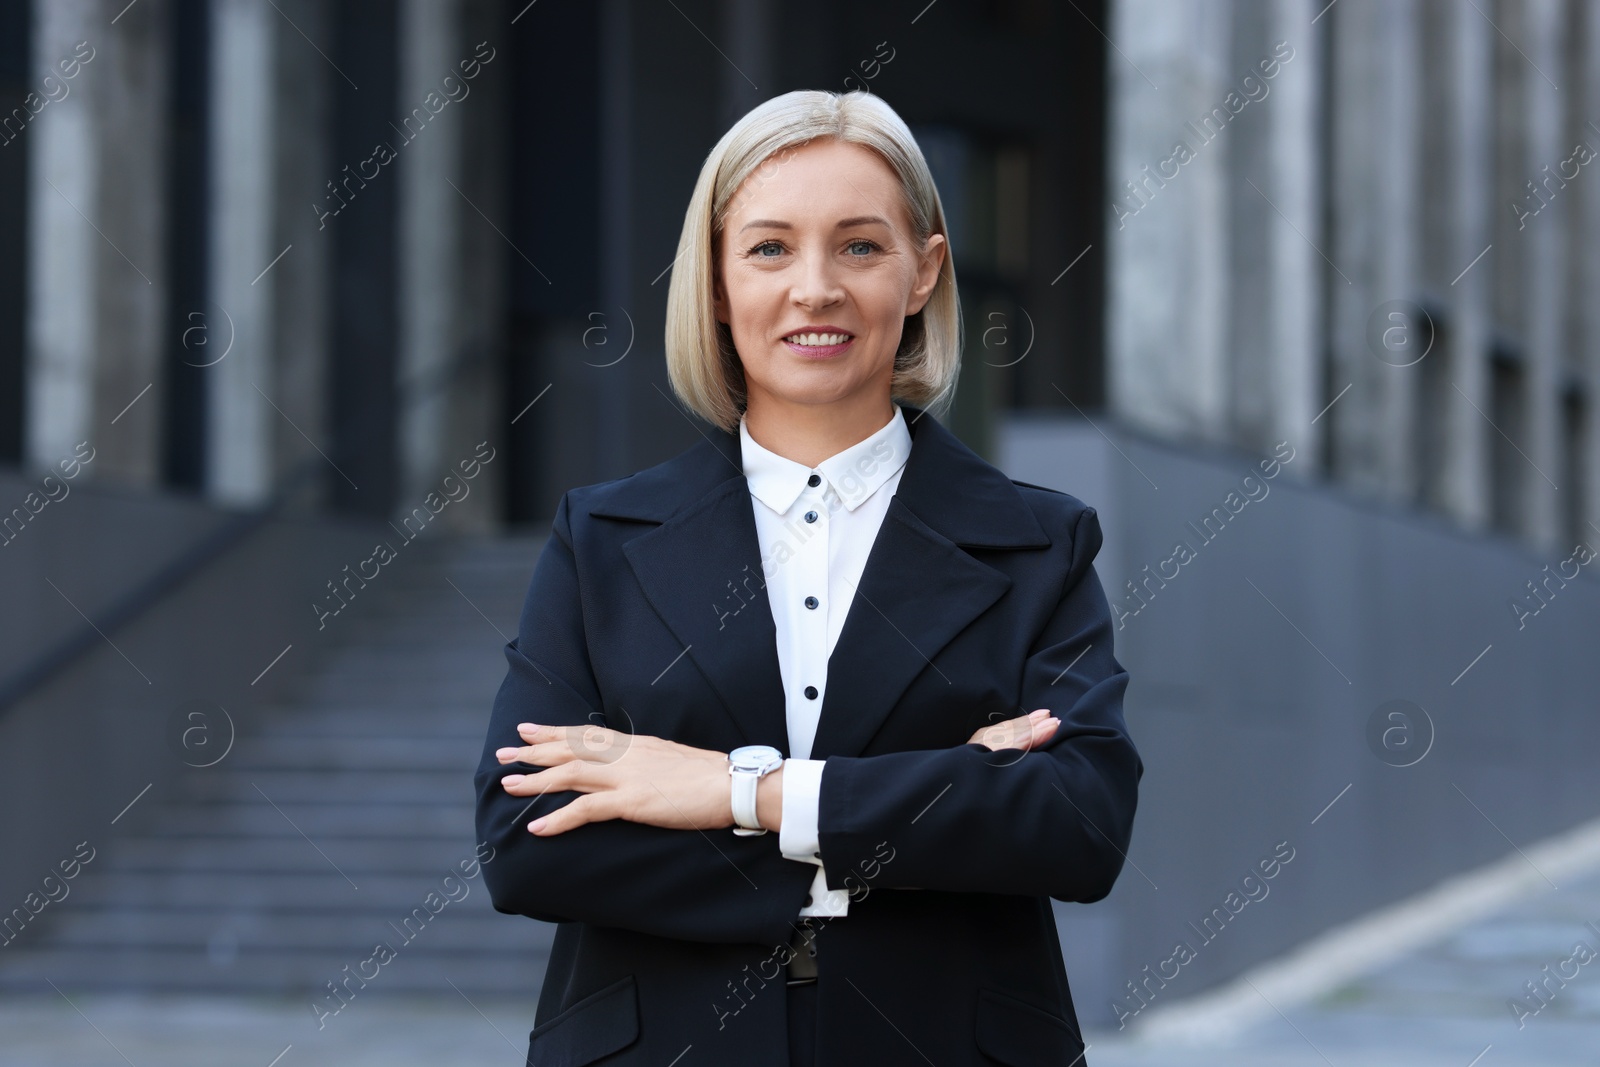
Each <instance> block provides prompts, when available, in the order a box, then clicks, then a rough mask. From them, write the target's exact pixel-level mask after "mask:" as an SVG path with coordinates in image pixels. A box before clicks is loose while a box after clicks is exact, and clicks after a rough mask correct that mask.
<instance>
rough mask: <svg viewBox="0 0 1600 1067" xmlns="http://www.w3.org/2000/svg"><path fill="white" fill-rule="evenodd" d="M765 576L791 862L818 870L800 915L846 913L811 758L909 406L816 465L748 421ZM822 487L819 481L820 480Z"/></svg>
mask: <svg viewBox="0 0 1600 1067" xmlns="http://www.w3.org/2000/svg"><path fill="white" fill-rule="evenodd" d="M739 440H740V445H741V449H742V453H741V454H742V459H743V462H744V473H745V477H746V478H747V479H748V480H749V482H750V496H751V498H752V505H751V506H752V507H753V508H754V510H755V520H756V535H757V537H758V539H759V541H760V544H761V563H762V573H763V574H764V575H765V579H766V588H767V599H768V600H769V602H770V603H771V604H772V621H773V623H774V624H775V626H776V628H777V634H778V666H779V669H780V671H781V673H782V675H783V691H784V702H785V710H786V714H787V717H788V725H789V752H790V754H791V758H789V759H786V760H784V764H783V768H784V769H783V827H782V829H780V830H779V831H778V848H779V851H780V852H782V854H783V855H784V856H786V857H787V858H789V859H792V860H796V861H799V862H801V863H814V864H816V865H817V874H816V877H815V878H814V879H813V880H812V883H811V896H810V897H809V898H808V902H807V904H806V906H805V907H803V908H801V909H800V914H801V915H844V914H846V913H847V912H848V911H849V899H850V891H849V890H848V889H829V888H828V882H827V877H826V875H825V874H824V870H823V859H822V856H821V854H820V852H819V851H818V848H819V845H818V842H817V804H818V796H819V793H820V789H821V785H822V768H823V764H824V763H825V761H824V760H814V759H808V758H806V757H808V756H809V755H810V753H811V743H812V741H813V740H814V739H815V737H816V734H817V720H818V717H819V715H820V713H821V710H822V700H823V696H824V695H825V694H826V693H827V689H828V657H829V656H830V655H832V653H833V646H834V644H835V643H836V642H837V641H838V640H839V631H840V630H842V629H843V628H844V620H845V616H846V614H847V613H848V612H849V610H850V604H851V601H852V600H853V599H854V597H855V591H856V584H857V583H858V582H859V581H860V580H861V572H862V571H863V570H864V569H865V567H866V563H867V555H868V553H869V552H870V551H871V550H872V544H873V542H874V541H875V540H876V539H877V536H878V528H879V527H880V526H882V525H883V517H884V515H885V514H886V513H887V512H888V510H889V501H890V499H891V498H892V497H893V496H894V493H895V489H896V487H897V486H898V485H899V484H900V475H901V473H902V472H903V471H904V469H905V464H906V460H907V459H909V458H910V456H911V431H910V430H909V429H907V427H906V420H905V415H904V414H903V413H902V412H901V410H900V406H899V405H898V404H896V405H895V406H894V417H893V418H891V419H890V420H889V422H888V424H886V425H885V426H884V427H883V428H882V429H880V430H879V431H878V432H877V433H875V434H873V435H872V436H871V437H868V438H867V439H865V440H863V441H860V442H858V443H856V444H854V445H851V446H850V447H849V448H847V449H845V450H844V451H842V452H839V453H836V454H835V455H832V456H829V457H828V458H827V459H825V460H823V461H822V462H821V463H819V464H817V465H816V466H815V467H807V466H804V465H802V464H799V463H796V462H795V461H793V460H791V459H786V458H785V457H783V456H780V455H778V454H777V453H776V452H772V451H769V450H768V449H766V448H763V447H762V446H761V445H759V444H757V443H756V440H755V438H753V437H751V436H750V431H749V430H748V429H747V428H746V427H745V422H744V418H743V417H741V418H740V419H739ZM813 482H815V484H812V483H813Z"/></svg>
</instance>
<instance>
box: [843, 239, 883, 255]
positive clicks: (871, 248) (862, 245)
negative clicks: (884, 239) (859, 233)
mask: <svg viewBox="0 0 1600 1067" xmlns="http://www.w3.org/2000/svg"><path fill="white" fill-rule="evenodd" d="M846 247H848V248H849V249H850V254H851V255H852V256H855V257H857V258H861V257H865V256H870V255H872V253H874V252H876V251H878V246H877V245H875V244H873V243H872V242H871V241H868V240H867V239H866V238H864V237H858V238H856V239H855V240H854V241H851V242H850V244H849V245H847V246H846Z"/></svg>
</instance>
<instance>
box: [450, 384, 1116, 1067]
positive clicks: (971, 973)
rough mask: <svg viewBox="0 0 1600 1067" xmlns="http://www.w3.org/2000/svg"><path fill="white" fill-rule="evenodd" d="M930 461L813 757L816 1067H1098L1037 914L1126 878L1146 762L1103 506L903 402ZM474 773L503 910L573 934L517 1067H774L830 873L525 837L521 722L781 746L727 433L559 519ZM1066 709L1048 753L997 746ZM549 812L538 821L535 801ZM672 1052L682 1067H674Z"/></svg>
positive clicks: (693, 843) (641, 837)
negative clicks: (506, 781)
mask: <svg viewBox="0 0 1600 1067" xmlns="http://www.w3.org/2000/svg"><path fill="white" fill-rule="evenodd" d="M901 406H902V408H903V409H904V411H905V415H906V420H907V422H908V424H909V427H910V430H911V433H912V439H913V444H912V449H911V455H910V458H909V459H908V460H907V462H906V468H905V471H904V472H903V474H902V475H901V480H900V484H899V487H898V490H897V492H896V493H895V496H894V498H893V499H892V500H891V501H890V504H889V508H888V513H887V515H886V516H885V518H884V521H883V525H882V527H881V528H880V530H879V532H878V535H877V539H876V541H875V542H874V543H873V546H872V549H871V554H870V555H869V557H868V559H867V562H866V569H865V572H864V573H863V575H862V578H861V581H860V584H859V586H858V589H857V592H856V594H855V598H854V600H853V601H852V603H851V606H850V609H849V613H848V615H847V616H846V620H845V625H844V629H843V630H842V632H841V634H840V637H839V641H838V644H837V646H836V647H835V649H834V651H833V654H832V658H831V659H830V660H829V661H828V687H827V692H826V694H825V698H824V702H823V706H822V711H821V721H820V723H819V725H818V727H817V734H816V741H815V745H814V747H813V750H812V752H811V756H812V758H814V759H826V761H827V765H826V767H825V768H824V770H823V774H822V783H821V798H820V808H819V813H818V827H819V840H820V844H821V855H822V858H823V861H824V863H825V864H826V870H827V879H828V886H829V888H830V889H840V888H849V889H851V890H852V894H851V896H852V899H851V902H850V911H849V914H848V915H847V916H844V917H842V918H838V919H835V920H833V921H832V922H830V923H829V924H827V925H826V926H825V927H824V929H823V930H822V932H821V933H820V934H819V935H818V938H817V950H818V967H819V971H820V975H821V977H820V980H819V984H818V988H817V995H818V998H819V1001H818V1018H819V1030H818V1034H817V1042H818V1044H817V1057H818V1063H821V1064H828V1065H829V1067H849V1065H854V1064H861V1065H864V1067H865V1065H871V1067H882V1065H885V1064H903V1063H918V1064H920V1063H923V1062H931V1063H934V1064H938V1065H939V1067H961V1065H967V1064H972V1065H978V1064H993V1063H1002V1064H1010V1065H1012V1067H1046V1065H1048V1067H1066V1065H1068V1064H1073V1063H1078V1064H1082V1063H1083V1061H1082V1060H1077V1059H1076V1057H1078V1056H1079V1055H1080V1054H1081V1053H1082V1051H1083V1042H1082V1038H1081V1036H1080V1034H1079V1030H1078V1025H1077V1018H1076V1015H1075V1013H1074V1011H1073V1005H1072V995H1071V993H1070V992H1069V990H1068V987H1067V973H1066V969H1065V967H1064V966H1063V963H1062V958H1061V951H1060V946H1059V941H1058V939H1057V934H1056V927H1055V921H1054V917H1053V915H1052V912H1051V908H1050V898H1055V899H1057V900H1062V901H1083V902H1089V901H1095V900H1099V899H1100V898H1102V897H1104V896H1105V895H1106V894H1107V893H1108V892H1109V891H1110V890H1111V886H1112V883H1113V882H1114V881H1115V880H1116V877H1117V874H1118V873H1119V871H1120V870H1121V868H1122V864H1123V860H1124V854H1125V852H1126V850H1127V848H1128V841H1129V836H1130V834H1131V832H1132V826H1133V814H1134V805H1135V800H1136V797H1137V792H1138V782H1139V777H1140V775H1141V774H1142V772H1143V766H1142V764H1141V762H1140V759H1139V756H1138V754H1137V752H1136V751H1135V749H1134V746H1133V743H1132V741H1131V740H1130V739H1129V737H1128V732H1127V728H1126V726H1125V725H1124V723H1123V715H1122V697H1123V691H1124V689H1125V688H1126V687H1127V682H1128V675H1127V672H1126V671H1125V670H1124V669H1123V668H1122V666H1121V664H1119V663H1118V662H1117V660H1116V658H1115V657H1114V656H1113V654H1112V630H1113V626H1112V617H1111V611H1110V608H1109V605H1108V604H1107V602H1106V596H1105V593H1104V591H1103V590H1102V588H1101V585H1100V581H1099V579H1098V578H1097V577H1096V575H1095V572H1094V569H1093V568H1092V566H1091V563H1092V561H1093V559H1094V557H1095V553H1096V552H1097V551H1098V550H1099V548H1100V544H1101V532H1100V526H1099V522H1098V520H1097V519H1096V516H1095V511H1094V509H1093V508H1091V507H1088V506H1087V505H1085V504H1084V503H1083V502H1082V501H1081V500H1078V499H1077V498H1076V497H1073V496H1070V495H1067V494H1065V493H1060V492H1056V491H1054V490H1049V489H1043V488H1040V487H1038V486H1033V485H1028V484H1026V483H1023V482H1014V481H1012V480H1011V479H1009V478H1007V477H1006V476H1005V475H1004V474H1003V473H1001V472H1000V471H999V470H997V469H995V468H994V467H993V466H991V465H990V464H988V463H986V462H985V461H984V460H983V459H981V458H980V457H979V456H977V455H976V454H975V453H974V452H972V451H971V450H970V449H969V448H967V447H966V446H965V445H964V444H963V443H962V442H961V441H960V440H959V439H957V438H956V437H955V436H954V435H953V434H952V433H951V432H950V431H949V430H947V429H946V428H945V427H944V426H942V425H941V424H940V423H938V422H937V421H935V419H934V417H933V416H931V415H927V414H924V413H923V412H922V411H921V410H919V409H918V408H916V407H914V406H912V405H909V404H902V405H901ZM505 654H506V659H507V660H508V661H509V663H510V669H509V670H508V672H507V674H506V677H505V680H504V682H503V683H502V685H501V687H500V691H499V694H498V695H497V697H496V699H495V703H494V709H493V713H492V716H491V719H490V723H489V730H488V737H487V739H486V740H485V743H484V750H483V758H482V762H481V763H480V765H479V768H478V772H477V776H476V787H477V797H478V801H477V830H478V835H479V840H480V841H487V842H489V843H490V844H491V845H492V846H493V847H494V849H495V853H494V856H493V858H492V860H490V861H489V862H488V863H486V864H485V865H484V867H483V874H484V882H485V884H486V885H487V887H488V889H489V892H490V895H491V897H492V900H493V903H494V907H495V909H496V910H497V911H500V912H504V913H507V914H515V915H526V916H530V917H532V918H535V919H542V920H544V921H546V922H552V923H559V924H560V925H559V926H558V927H557V930H556V935H555V943H554V949H553V954H552V956H551V959H550V964H549V968H548V971H547V972H546V975H545V981H544V988H543V991H542V993H541V995H540V997H539V1005H538V1010H537V1013H536V1015H535V1018H534V1022H535V1026H534V1028H533V1031H532V1033H531V1034H530V1035H529V1049H528V1060H527V1062H528V1063H529V1064H537V1065H538V1067H576V1065H579V1064H593V1063H604V1064H618V1065H620V1064H630V1065H632V1064H650V1065H652V1067H665V1065H666V1064H676V1065H678V1067H703V1065H713V1064H715V1065H721V1064H726V1065H729V1067H734V1065H738V1067H748V1065H751V1064H757V1065H778V1067H781V1065H783V1064H785V1063H787V1056H788V1053H787V1031H786V1026H787V1015H786V1001H785V997H786V987H785V985H784V977H785V976H784V967H783V964H784V963H785V962H786V961H787V959H788V949H787V943H788V941H789V938H790V934H791V926H790V924H791V922H792V921H794V920H795V919H796V918H797V915H798V912H799V910H800V908H801V907H802V906H804V904H805V903H806V898H807V896H808V891H809V889H810V885H811V880H812V877H813V875H814V874H815V870H816V869H815V867H814V866H812V865H811V864H807V863H800V862H797V861H795V860H791V859H787V858H785V857H783V856H782V855H780V853H779V851H778V834H777V833H776V832H773V833H768V834H763V835H759V836H755V837H741V836H737V835H735V834H734V833H733V832H732V830H731V829H718V830H707V831H704V832H696V831H690V830H668V829H663V828H660V827H653V826H645V825H642V824H638V823H631V822H625V821H621V820H615V821H608V822H603V823H592V824H589V825H587V826H583V827H579V828H578V829H576V830H571V831H568V832H567V833H565V834H560V835H557V836H555V837H551V838H540V837H535V836H533V835H531V834H529V833H528V832H527V830H526V829H525V827H526V825H527V823H528V822H529V821H531V820H532V819H534V818H536V817H537V816H539V815H542V814H544V813H546V812H548V811H551V810H553V809H555V808H558V807H560V806H562V805H563V804H565V803H567V802H569V801H570V800H572V799H575V798H576V796H577V795H578V794H576V793H575V792H571V791H567V792H561V793H553V794H550V795H548V796H541V797H516V796H511V795H510V794H508V793H506V792H505V791H504V790H503V789H502V788H501V787H500V785H499V782H500V778H501V777H502V776H503V775H506V774H510V773H514V772H522V773H528V772H530V771H531V772H537V771H538V770H539V769H540V768H537V767H531V766H530V765H527V764H522V763H516V764H507V765H503V766H502V765H501V764H500V763H499V762H498V761H497V760H496V758H495V750H496V749H498V748H500V747H502V746H506V745H518V744H521V743H522V742H521V740H520V739H519V738H518V736H517V734H516V725H517V723H519V722H536V723H546V724H552V725H568V724H584V723H591V722H592V723H600V724H603V725H606V726H609V727H612V728H615V729H621V730H625V731H628V732H631V733H639V734H650V735H655V736H659V737H666V738H670V739H672V740H675V741H680V742H682V743H684V744H689V745H694V746H697V747H702V748H711V749H715V750H718V751H729V750H731V749H733V748H735V747H737V746H739V745H747V744H767V745H772V746H774V747H776V748H778V749H779V750H780V751H783V752H785V753H787V751H788V731H787V728H786V724H785V707H784V694H783V689H782V681H781V676H780V674H779V669H778V654H777V641H776V635H775V630H774V626H773V620H772V612H771V607H770V605H769V604H768V602H767V596H766V590H765V585H764V582H763V577H762V567H761V559H760V548H759V543H758V541H757V537H756V527H755V517H754V514H753V511H752V504H751V498H750V489H749V484H748V482H747V481H746V479H745V477H744V473H743V467H742V464H741V456H740V448H739V435H738V432H737V431H734V432H722V431H717V430H713V431H712V433H711V435H710V436H708V437H706V439H705V440H703V441H702V442H700V443H698V444H696V445H694V446H693V447H691V448H689V449H688V450H687V451H685V452H683V453H682V454H680V455H678V456H677V457H675V458H673V459H671V460H668V461H667V462H665V463H662V464H660V465H658V466H655V467H651V468H649V469H647V470H644V471H640V472H639V473H637V474H634V475H632V476H631V477H628V478H623V479H620V480H617V481H612V482H606V483H603V484H599V485H591V486H585V487H582V488H578V489H573V490H571V491H570V492H568V493H567V494H566V495H565V496H563V497H562V499H561V502H560V504H559V506H558V507H557V509H556V515H555V522H554V527H553V535H552V536H551V538H550V540H549V541H548V542H547V543H546V545H545V547H544V549H543V550H542V552H541V553H540V556H539V559H538V563H537V565H536V567H535V569H534V574H533V580H532V583H531V584H530V585H529V588H528V595H527V600H526V603H525V605H524V607H523V611H522V618H521V622H520V625H519V627H518V630H517V636H516V638H515V639H514V640H512V641H511V642H509V643H507V645H506V646H505ZM1041 707H1048V708H1051V709H1052V710H1053V711H1054V713H1055V714H1056V715H1057V716H1058V717H1059V718H1060V719H1061V725H1060V726H1059V727H1058V728H1057V730H1056V734H1055V736H1054V737H1052V738H1051V740H1050V742H1049V743H1048V744H1047V745H1045V746H1043V747H1041V748H1040V749H1039V750H1037V751H1033V752H1027V753H1022V752H1018V751H1015V750H1002V751H998V752H991V751H989V750H988V749H987V748H985V747H984V746H982V745H974V744H968V743H967V739H968V738H969V737H971V735H972V733H973V732H974V731H975V730H977V729H978V728H980V727H983V726H986V725H990V724H993V723H995V722H999V721H1000V720H1003V719H1008V718H1011V717H1013V716H1016V715H1021V714H1023V713H1025V712H1028V711H1031V710H1033V709H1034V708H1041ZM530 801H532V803H531V805H530ZM680 1055H681V1057H682V1058H681V1059H680V1058H678V1057H680Z"/></svg>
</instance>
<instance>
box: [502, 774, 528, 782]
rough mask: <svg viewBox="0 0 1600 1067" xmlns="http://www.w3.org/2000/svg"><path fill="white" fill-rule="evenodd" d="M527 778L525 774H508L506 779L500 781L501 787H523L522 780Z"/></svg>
mask: <svg viewBox="0 0 1600 1067" xmlns="http://www.w3.org/2000/svg"><path fill="white" fill-rule="evenodd" d="M526 777H528V776H527V775H525V774H508V775H506V776H505V777H504V778H502V779H500V784H501V785H521V784H522V780H523V779H524V778H526Z"/></svg>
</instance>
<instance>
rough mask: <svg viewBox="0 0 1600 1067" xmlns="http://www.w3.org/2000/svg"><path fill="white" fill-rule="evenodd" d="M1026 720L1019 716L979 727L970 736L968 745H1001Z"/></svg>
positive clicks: (1025, 717)
mask: <svg viewBox="0 0 1600 1067" xmlns="http://www.w3.org/2000/svg"><path fill="white" fill-rule="evenodd" d="M1026 719H1027V716H1026V715H1020V716H1018V717H1017V718H1014V719H1007V720H1005V721H1004V722H998V723H994V724H993V725H991V726H984V727H980V728H979V729H978V731H977V732H976V733H974V734H973V735H972V740H971V741H969V742H968V744H980V745H993V744H1003V743H1005V742H1006V741H1009V740H1010V739H1011V738H1012V737H1013V736H1015V734H1014V731H1015V729H1016V728H1017V726H1018V725H1020V724H1021V723H1022V722H1024V721H1025V720H1026Z"/></svg>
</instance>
